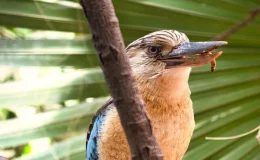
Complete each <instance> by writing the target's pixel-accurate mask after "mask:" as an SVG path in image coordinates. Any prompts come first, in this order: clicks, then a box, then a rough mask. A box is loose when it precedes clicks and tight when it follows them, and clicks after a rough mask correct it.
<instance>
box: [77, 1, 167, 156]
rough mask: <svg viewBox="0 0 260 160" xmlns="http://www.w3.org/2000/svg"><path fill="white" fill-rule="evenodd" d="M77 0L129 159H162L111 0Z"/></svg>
mask: <svg viewBox="0 0 260 160" xmlns="http://www.w3.org/2000/svg"><path fill="white" fill-rule="evenodd" d="M80 3H81V5H82V7H83V10H84V13H85V16H86V18H87V20H88V24H89V27H90V30H91V33H92V40H93V43H94V46H95V48H96V50H97V53H98V56H99V60H100V65H101V68H102V70H103V73H104V75H105V80H106V82H107V84H108V88H109V90H110V93H111V96H112V97H113V99H114V103H115V105H116V108H117V111H118V113H119V117H120V120H121V124H122V126H123V129H124V131H125V134H126V137H127V140H128V143H129V146H130V149H131V154H132V159H134V160H144V159H147V160H159V159H160V160H161V159H163V155H162V153H161V151H160V148H159V145H158V143H157V141H156V138H155V136H154V135H153V132H152V128H151V125H150V120H149V118H148V117H147V114H146V110H145V106H144V102H143V100H142V98H141V95H140V93H139V91H138V88H137V86H136V82H135V79H134V77H133V74H132V71H131V67H130V64H129V60H128V57H127V55H126V51H125V46H124V42H123V38H122V35H121V32H120V28H119V23H118V19H117V17H116V15H115V12H114V6H113V4H112V2H111V0H80Z"/></svg>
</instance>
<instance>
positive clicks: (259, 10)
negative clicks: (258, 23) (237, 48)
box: [211, 8, 260, 41]
mask: <svg viewBox="0 0 260 160" xmlns="http://www.w3.org/2000/svg"><path fill="white" fill-rule="evenodd" d="M259 13H260V8H256V9H253V10H252V11H251V13H250V15H249V16H248V17H247V18H246V19H244V20H243V21H242V22H240V23H238V24H235V25H234V26H233V27H231V28H229V29H228V30H226V31H224V32H222V33H220V34H218V35H217V36H216V37H214V38H212V39H211V40H212V41H219V40H225V39H227V38H228V37H230V36H231V35H232V34H234V33H236V32H237V31H238V30H239V29H241V28H243V27H245V26H246V25H248V24H249V23H250V22H251V21H253V20H254V19H255V17H256V16H257V15H258V14H259Z"/></svg>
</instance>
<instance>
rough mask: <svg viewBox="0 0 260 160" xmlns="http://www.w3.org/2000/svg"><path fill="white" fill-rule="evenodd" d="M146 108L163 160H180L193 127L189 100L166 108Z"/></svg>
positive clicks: (192, 115) (192, 114)
mask: <svg viewBox="0 0 260 160" xmlns="http://www.w3.org/2000/svg"><path fill="white" fill-rule="evenodd" d="M156 107H157V109H158V111H157V110H156V109H154V108H153V109H150V108H148V113H149V116H150V117H151V122H152V127H153V131H154V134H155V136H156V138H157V140H158V142H159V145H160V147H161V149H162V152H163V154H164V157H165V159H172V160H175V159H182V157H183V155H184V153H185V152H186V150H187V148H188V145H189V142H190V139H191V136H192V133H193V130H194V127H195V122H194V113H193V108H192V102H191V100H190V99H189V98H187V99H185V100H182V101H179V102H178V103H171V104H168V106H167V108H166V109H165V111H162V110H163V108H164V107H166V106H156Z"/></svg>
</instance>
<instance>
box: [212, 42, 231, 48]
mask: <svg viewBox="0 0 260 160" xmlns="http://www.w3.org/2000/svg"><path fill="white" fill-rule="evenodd" d="M215 42H216V44H217V47H220V46H223V45H227V44H228V42H227V41H215Z"/></svg>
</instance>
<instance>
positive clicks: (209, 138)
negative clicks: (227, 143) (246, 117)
mask: <svg viewBox="0 0 260 160" xmlns="http://www.w3.org/2000/svg"><path fill="white" fill-rule="evenodd" d="M259 129H260V125H259V126H257V127H256V128H254V129H252V130H251V131H248V132H246V133H243V134H239V135H236V136H231V137H206V138H205V139H206V140H230V139H237V138H241V137H244V136H247V135H249V134H251V133H254V132H256V131H257V130H259Z"/></svg>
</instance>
